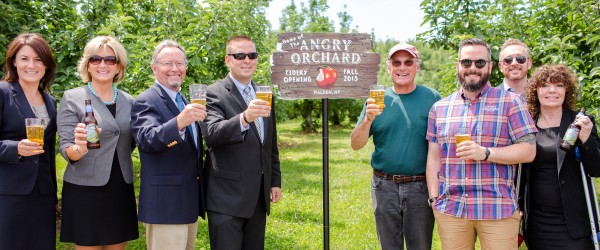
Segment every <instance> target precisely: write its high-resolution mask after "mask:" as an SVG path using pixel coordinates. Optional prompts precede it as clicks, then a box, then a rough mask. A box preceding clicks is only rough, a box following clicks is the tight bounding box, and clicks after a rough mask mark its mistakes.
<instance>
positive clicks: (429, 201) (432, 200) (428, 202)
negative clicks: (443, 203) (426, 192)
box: [427, 196, 438, 207]
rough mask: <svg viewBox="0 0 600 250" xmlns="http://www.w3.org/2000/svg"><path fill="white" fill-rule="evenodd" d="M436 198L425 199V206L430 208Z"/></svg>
mask: <svg viewBox="0 0 600 250" xmlns="http://www.w3.org/2000/svg"><path fill="white" fill-rule="evenodd" d="M437 198H438V197H437V196H436V197H431V198H429V199H427V204H429V206H430V207H431V205H433V203H435V201H436V200H437Z"/></svg>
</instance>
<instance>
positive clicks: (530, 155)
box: [426, 38, 537, 249]
mask: <svg viewBox="0 0 600 250" xmlns="http://www.w3.org/2000/svg"><path fill="white" fill-rule="evenodd" d="M458 58H459V61H458V62H457V63H456V71H457V76H458V81H459V82H460V85H461V89H460V90H459V91H457V92H455V93H453V94H451V95H450V96H448V97H446V98H444V99H442V100H440V101H438V102H437V103H436V104H434V106H433V107H432V108H431V110H430V112H429V120H428V124H427V135H426V138H427V140H428V141H429V151H428V155H427V185H428V189H429V197H430V199H429V203H430V205H431V206H432V208H433V211H434V216H435V219H436V221H437V225H438V233H439V236H440V239H441V241H442V247H443V248H444V249H473V248H474V244H475V237H476V236H477V235H478V236H479V239H480V243H481V248H482V249H517V233H518V229H519V211H518V208H517V194H516V193H515V186H514V178H515V175H516V174H515V173H516V164H518V163H520V162H523V163H525V162H531V161H533V159H534V157H535V133H536V132H537V129H536V128H535V123H534V122H533V120H532V119H531V116H530V115H529V112H528V111H527V108H526V106H525V103H524V101H523V100H522V99H521V98H519V97H518V96H517V95H516V94H514V93H512V92H508V91H505V90H502V89H499V88H492V87H491V85H490V83H489V75H490V73H491V71H492V62H491V50H490V47H489V45H488V44H487V43H486V42H485V41H483V40H481V39H477V38H470V39H466V40H463V41H462V42H461V43H460V45H459V49H458ZM463 127H464V128H467V130H468V131H469V132H470V135H471V139H470V140H468V141H464V142H461V143H460V144H458V145H456V144H455V142H456V141H455V136H454V135H455V134H456V132H457V131H458V129H459V128H463Z"/></svg>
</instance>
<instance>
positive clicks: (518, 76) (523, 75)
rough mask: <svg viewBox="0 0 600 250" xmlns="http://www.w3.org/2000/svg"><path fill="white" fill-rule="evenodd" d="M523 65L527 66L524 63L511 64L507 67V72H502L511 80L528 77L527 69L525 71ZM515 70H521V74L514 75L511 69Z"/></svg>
mask: <svg viewBox="0 0 600 250" xmlns="http://www.w3.org/2000/svg"><path fill="white" fill-rule="evenodd" d="M523 67H525V66H524V65H511V66H509V67H508V68H507V69H505V72H506V73H505V72H502V74H503V75H504V76H505V77H506V78H507V79H509V80H513V81H516V80H521V79H523V78H526V77H527V71H525V72H523ZM513 70H517V71H519V74H518V75H516V76H515V75H512V74H511V71H513Z"/></svg>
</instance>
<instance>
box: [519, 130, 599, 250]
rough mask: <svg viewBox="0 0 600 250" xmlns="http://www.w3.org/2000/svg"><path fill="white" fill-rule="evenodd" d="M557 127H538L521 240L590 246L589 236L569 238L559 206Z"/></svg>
mask: <svg viewBox="0 0 600 250" xmlns="http://www.w3.org/2000/svg"><path fill="white" fill-rule="evenodd" d="M558 134H559V127H554V128H546V129H543V128H540V127H538V134H537V135H536V155H535V159H534V161H533V162H532V163H531V169H530V176H529V183H530V187H531V191H530V193H531V198H530V199H531V206H530V207H529V219H528V224H527V231H525V241H526V243H527V248H528V249H531V250H535V249H544V250H547V249H593V245H592V239H591V237H583V238H575V239H574V238H571V237H570V236H569V231H568V230H567V224H566V220H565V215H564V211H563V206H562V199H563V197H561V195H560V194H561V193H560V188H559V183H558V169H557V167H556V159H557V152H556V150H557V143H558V141H559V138H558Z"/></svg>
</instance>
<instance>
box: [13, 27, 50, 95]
mask: <svg viewBox="0 0 600 250" xmlns="http://www.w3.org/2000/svg"><path fill="white" fill-rule="evenodd" d="M24 46H29V47H31V48H32V49H33V51H35V53H36V54H37V55H38V56H39V57H40V60H42V63H43V64H44V66H46V72H44V76H43V77H42V79H40V87H41V88H42V89H43V90H44V91H46V92H48V91H49V90H50V85H51V84H52V81H54V77H56V60H55V59H54V54H52V49H50V45H48V42H47V41H46V40H45V39H44V38H43V37H42V36H41V35H39V34H36V33H23V34H20V35H18V36H17V37H15V38H14V39H13V40H12V42H10V44H9V45H8V48H7V50H6V60H5V64H6V65H5V68H6V77H5V78H4V80H5V81H7V82H15V81H19V74H18V73H17V68H16V67H15V57H16V56H17V53H18V52H19V51H20V50H21V48H23V47H24Z"/></svg>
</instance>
